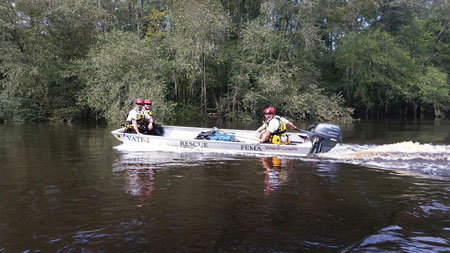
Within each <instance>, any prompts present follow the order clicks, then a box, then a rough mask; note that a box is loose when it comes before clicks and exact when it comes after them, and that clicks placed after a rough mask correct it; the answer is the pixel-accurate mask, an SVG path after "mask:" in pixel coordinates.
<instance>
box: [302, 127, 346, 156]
mask: <svg viewBox="0 0 450 253" xmlns="http://www.w3.org/2000/svg"><path fill="white" fill-rule="evenodd" d="M308 130H309V131H310V134H309V139H310V140H311V142H312V143H313V147H312V148H311V152H310V153H325V152H328V151H330V149H332V148H334V146H336V144H337V143H338V142H340V141H341V140H342V133H341V128H340V127H339V126H338V125H334V124H329V123H320V124H317V125H316V126H310V127H309V128H308Z"/></svg>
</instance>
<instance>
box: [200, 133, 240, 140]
mask: <svg viewBox="0 0 450 253" xmlns="http://www.w3.org/2000/svg"><path fill="white" fill-rule="evenodd" d="M195 139H198V140H211V141H236V139H235V138H234V132H229V133H221V132H220V131H216V130H211V131H207V132H200V133H199V134H198V135H197V137H195Z"/></svg>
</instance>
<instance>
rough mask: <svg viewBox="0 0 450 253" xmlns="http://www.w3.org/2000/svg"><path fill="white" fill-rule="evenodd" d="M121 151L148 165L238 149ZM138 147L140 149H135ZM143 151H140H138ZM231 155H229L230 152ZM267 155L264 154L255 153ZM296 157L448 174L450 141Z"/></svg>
mask: <svg viewBox="0 0 450 253" xmlns="http://www.w3.org/2000/svg"><path fill="white" fill-rule="evenodd" d="M114 149H116V150H118V151H120V152H121V153H122V156H121V157H122V159H123V160H125V161H127V162H128V163H131V164H133V163H136V164H141V165H142V164H147V165H151V166H152V167H166V166H167V165H171V166H189V165H196V164H201V163H205V162H214V161H217V160H216V159H217V158H218V157H220V159H221V160H227V159H238V158H236V157H234V158H233V156H235V155H246V156H248V155H249V154H242V153H240V152H222V153H220V152H205V151H204V150H203V151H202V152H196V151H195V150H192V149H186V150H183V149H179V148H177V147H167V146H163V145H161V146H157V147H153V146H149V145H142V146H140V145H135V144H133V145H129V144H122V145H119V146H116V147H114ZM135 151H141V152H135ZM142 151H144V152H142ZM230 155H232V156H230ZM255 156H257V157H259V156H267V155H255ZM286 158H287V159H300V160H303V161H315V162H324V161H325V162H334V163H347V164H355V165H359V166H364V167H369V168H377V169H387V170H396V171H402V172H412V173H419V174H423V175H430V176H438V177H444V178H450V165H449V163H450V145H433V144H421V143H418V142H412V141H407V142H399V143H394V144H385V145H372V144H368V145H360V144H342V143H341V144H338V145H337V146H336V147H334V148H333V149H332V150H330V151H329V152H327V153H321V154H315V155H311V156H307V157H301V158H294V157H289V156H287V157H286Z"/></svg>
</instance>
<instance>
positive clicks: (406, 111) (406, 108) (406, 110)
mask: <svg viewBox="0 0 450 253" xmlns="http://www.w3.org/2000/svg"><path fill="white" fill-rule="evenodd" d="M404 113H405V119H406V117H407V115H408V104H406V105H405V110H404Z"/></svg>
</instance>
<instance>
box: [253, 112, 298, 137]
mask: <svg viewBox="0 0 450 253" xmlns="http://www.w3.org/2000/svg"><path fill="white" fill-rule="evenodd" d="M264 117H265V118H266V120H265V121H264V124H263V125H262V126H261V127H260V128H258V129H257V130H256V136H257V137H258V139H259V140H260V143H272V144H282V145H285V144H289V137H288V135H287V134H286V126H289V127H290V128H292V129H297V127H296V126H295V125H294V124H293V123H292V122H290V121H289V120H287V119H285V118H283V117H280V116H278V115H275V108H273V107H267V108H266V109H264Z"/></svg>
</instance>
